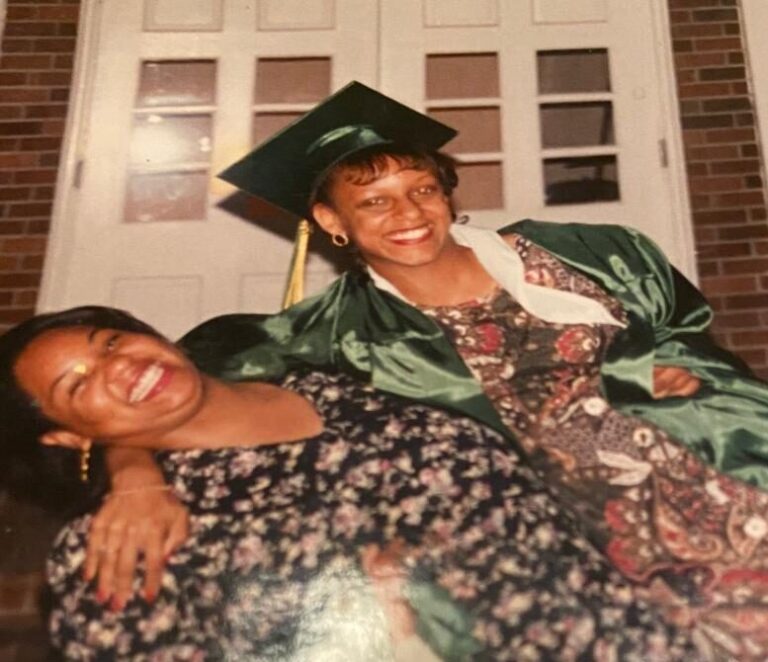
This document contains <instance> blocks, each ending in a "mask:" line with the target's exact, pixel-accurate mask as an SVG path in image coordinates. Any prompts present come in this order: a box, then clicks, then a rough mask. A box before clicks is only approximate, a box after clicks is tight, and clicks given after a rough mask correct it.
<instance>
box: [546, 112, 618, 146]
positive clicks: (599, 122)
mask: <svg viewBox="0 0 768 662" xmlns="http://www.w3.org/2000/svg"><path fill="white" fill-rule="evenodd" d="M613 142H614V137H613V106H612V104H611V102H610V101H605V102H599V103H563V104H544V105H542V106H541V144H542V145H543V146H544V147H573V146H576V145H578V146H585V145H612V144H613Z"/></svg>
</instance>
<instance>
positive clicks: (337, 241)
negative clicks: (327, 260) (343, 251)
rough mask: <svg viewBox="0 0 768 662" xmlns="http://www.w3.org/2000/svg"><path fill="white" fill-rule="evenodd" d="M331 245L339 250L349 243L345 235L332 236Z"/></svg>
mask: <svg viewBox="0 0 768 662" xmlns="http://www.w3.org/2000/svg"><path fill="white" fill-rule="evenodd" d="M331 243H332V244H333V245H334V246H338V247H339V248H344V246H346V245H347V244H348V243H349V237H347V235H345V234H332V235H331Z"/></svg>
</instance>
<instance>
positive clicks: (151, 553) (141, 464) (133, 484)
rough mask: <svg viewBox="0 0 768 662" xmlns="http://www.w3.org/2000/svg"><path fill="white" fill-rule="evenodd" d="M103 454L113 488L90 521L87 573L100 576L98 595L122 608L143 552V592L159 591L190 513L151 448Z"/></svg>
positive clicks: (151, 594)
mask: <svg viewBox="0 0 768 662" xmlns="http://www.w3.org/2000/svg"><path fill="white" fill-rule="evenodd" d="M105 456H106V462H107V469H108V471H109V474H110V479H111V485H112V491H111V492H110V493H109V494H108V495H107V497H106V499H105V500H104V504H103V505H102V507H101V508H100V510H99V511H98V512H97V513H96V514H95V515H94V516H93V518H92V520H91V526H90V530H89V535H88V548H87V552H86V560H85V567H84V570H83V573H84V576H85V579H86V580H89V581H90V580H91V579H94V578H96V577H98V580H97V583H98V595H99V597H100V599H101V600H102V601H106V600H108V599H111V600H112V605H113V607H114V608H116V609H119V608H121V606H122V605H123V604H125V602H126V601H127V599H128V598H129V597H130V595H131V593H132V592H133V584H134V575H135V572H136V564H137V562H138V559H139V557H140V556H141V555H143V557H144V568H145V572H144V591H143V593H144V596H145V597H146V598H147V599H149V600H152V599H153V598H154V596H155V595H157V592H158V590H159V587H160V578H161V575H162V571H163V566H164V563H165V559H166V558H167V557H168V555H169V554H170V553H171V552H172V551H173V550H174V549H175V548H176V547H178V546H179V545H180V544H181V543H183V542H184V540H185V539H186V537H187V535H188V519H189V514H188V512H187V509H186V507H185V506H184V505H182V503H181V502H180V501H179V500H178V499H176V497H175V496H174V495H173V494H172V493H171V492H170V491H169V489H167V486H166V484H165V479H164V477H163V474H162V472H161V471H160V468H159V467H158V466H157V463H156V462H155V460H154V457H153V455H152V453H151V452H150V451H147V450H143V449H138V448H137V449H133V448H110V449H107V451H106V453H105Z"/></svg>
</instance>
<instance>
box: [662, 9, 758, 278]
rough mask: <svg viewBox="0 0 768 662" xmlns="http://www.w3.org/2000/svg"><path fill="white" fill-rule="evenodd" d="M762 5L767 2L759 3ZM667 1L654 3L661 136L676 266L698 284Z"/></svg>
mask: <svg viewBox="0 0 768 662" xmlns="http://www.w3.org/2000/svg"><path fill="white" fill-rule="evenodd" d="M758 1H759V2H762V1H763V0H758ZM667 12H668V7H667V0H651V13H652V15H653V32H654V40H655V46H656V48H655V49H654V52H655V53H656V68H657V69H658V80H659V84H660V85H661V86H662V89H660V90H659V95H658V96H659V99H660V101H661V116H660V117H659V130H660V135H661V136H663V138H664V140H665V141H666V158H667V169H668V170H669V178H668V182H669V187H670V200H671V201H672V209H671V210H670V212H671V214H672V218H673V220H674V228H675V234H676V236H677V241H678V242H679V245H680V248H681V253H682V254H683V255H685V262H684V263H683V264H678V265H676V266H677V267H678V268H679V269H680V270H681V271H682V272H683V273H684V274H685V275H686V276H687V277H688V278H689V279H690V280H691V281H693V282H694V283H697V284H698V268H697V264H696V244H695V242H694V238H693V222H692V219H691V205H690V200H689V197H688V175H687V173H686V168H685V150H684V147H683V127H682V125H681V123H680V110H679V108H680V103H679V100H678V97H677V84H676V79H675V62H674V54H673V51H672V34H671V28H670V24H669V14H668V13H667Z"/></svg>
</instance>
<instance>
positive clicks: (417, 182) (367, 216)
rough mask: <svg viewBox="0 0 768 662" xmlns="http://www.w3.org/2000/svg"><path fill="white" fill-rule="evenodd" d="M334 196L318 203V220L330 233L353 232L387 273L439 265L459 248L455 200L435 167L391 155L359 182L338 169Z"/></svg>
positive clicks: (364, 252)
mask: <svg viewBox="0 0 768 662" xmlns="http://www.w3.org/2000/svg"><path fill="white" fill-rule="evenodd" d="M329 199H330V204H323V203H318V204H316V205H314V207H313V208H312V213H313V216H314V217H315V219H316V220H317V222H318V223H319V224H320V225H321V226H322V227H323V229H324V230H325V231H326V232H328V233H330V234H344V235H347V236H348V237H349V239H350V241H351V242H352V243H353V244H355V246H356V247H357V248H358V250H359V251H360V254H361V256H362V257H363V259H364V260H365V261H366V263H367V264H369V265H370V266H371V267H373V268H374V269H375V270H376V271H378V272H379V273H380V274H382V275H383V276H385V277H387V278H390V279H393V277H396V275H397V273H398V272H401V271H402V270H403V269H412V268H414V267H424V266H428V265H430V264H433V263H434V262H436V261H437V260H440V259H442V258H443V257H444V256H445V254H446V252H450V251H451V250H453V249H455V248H456V244H455V243H454V242H453V240H452V239H451V236H450V233H449V229H450V226H451V222H452V220H453V214H452V210H451V206H450V200H449V198H448V196H447V195H446V194H445V193H444V192H443V189H442V187H441V185H440V182H439V181H438V179H437V177H436V175H435V174H434V173H433V172H431V171H430V170H422V169H416V168H413V167H408V166H405V165H403V164H401V163H399V162H398V161H396V160H395V159H393V158H391V157H387V158H386V164H385V167H383V168H381V169H380V171H379V172H378V173H377V176H376V177H375V178H374V179H372V180H371V181H367V182H364V183H358V182H356V181H355V180H354V179H353V178H351V177H346V176H345V173H344V171H343V170H342V171H341V172H339V173H336V174H334V176H333V181H332V183H331V185H330V187H329Z"/></svg>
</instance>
